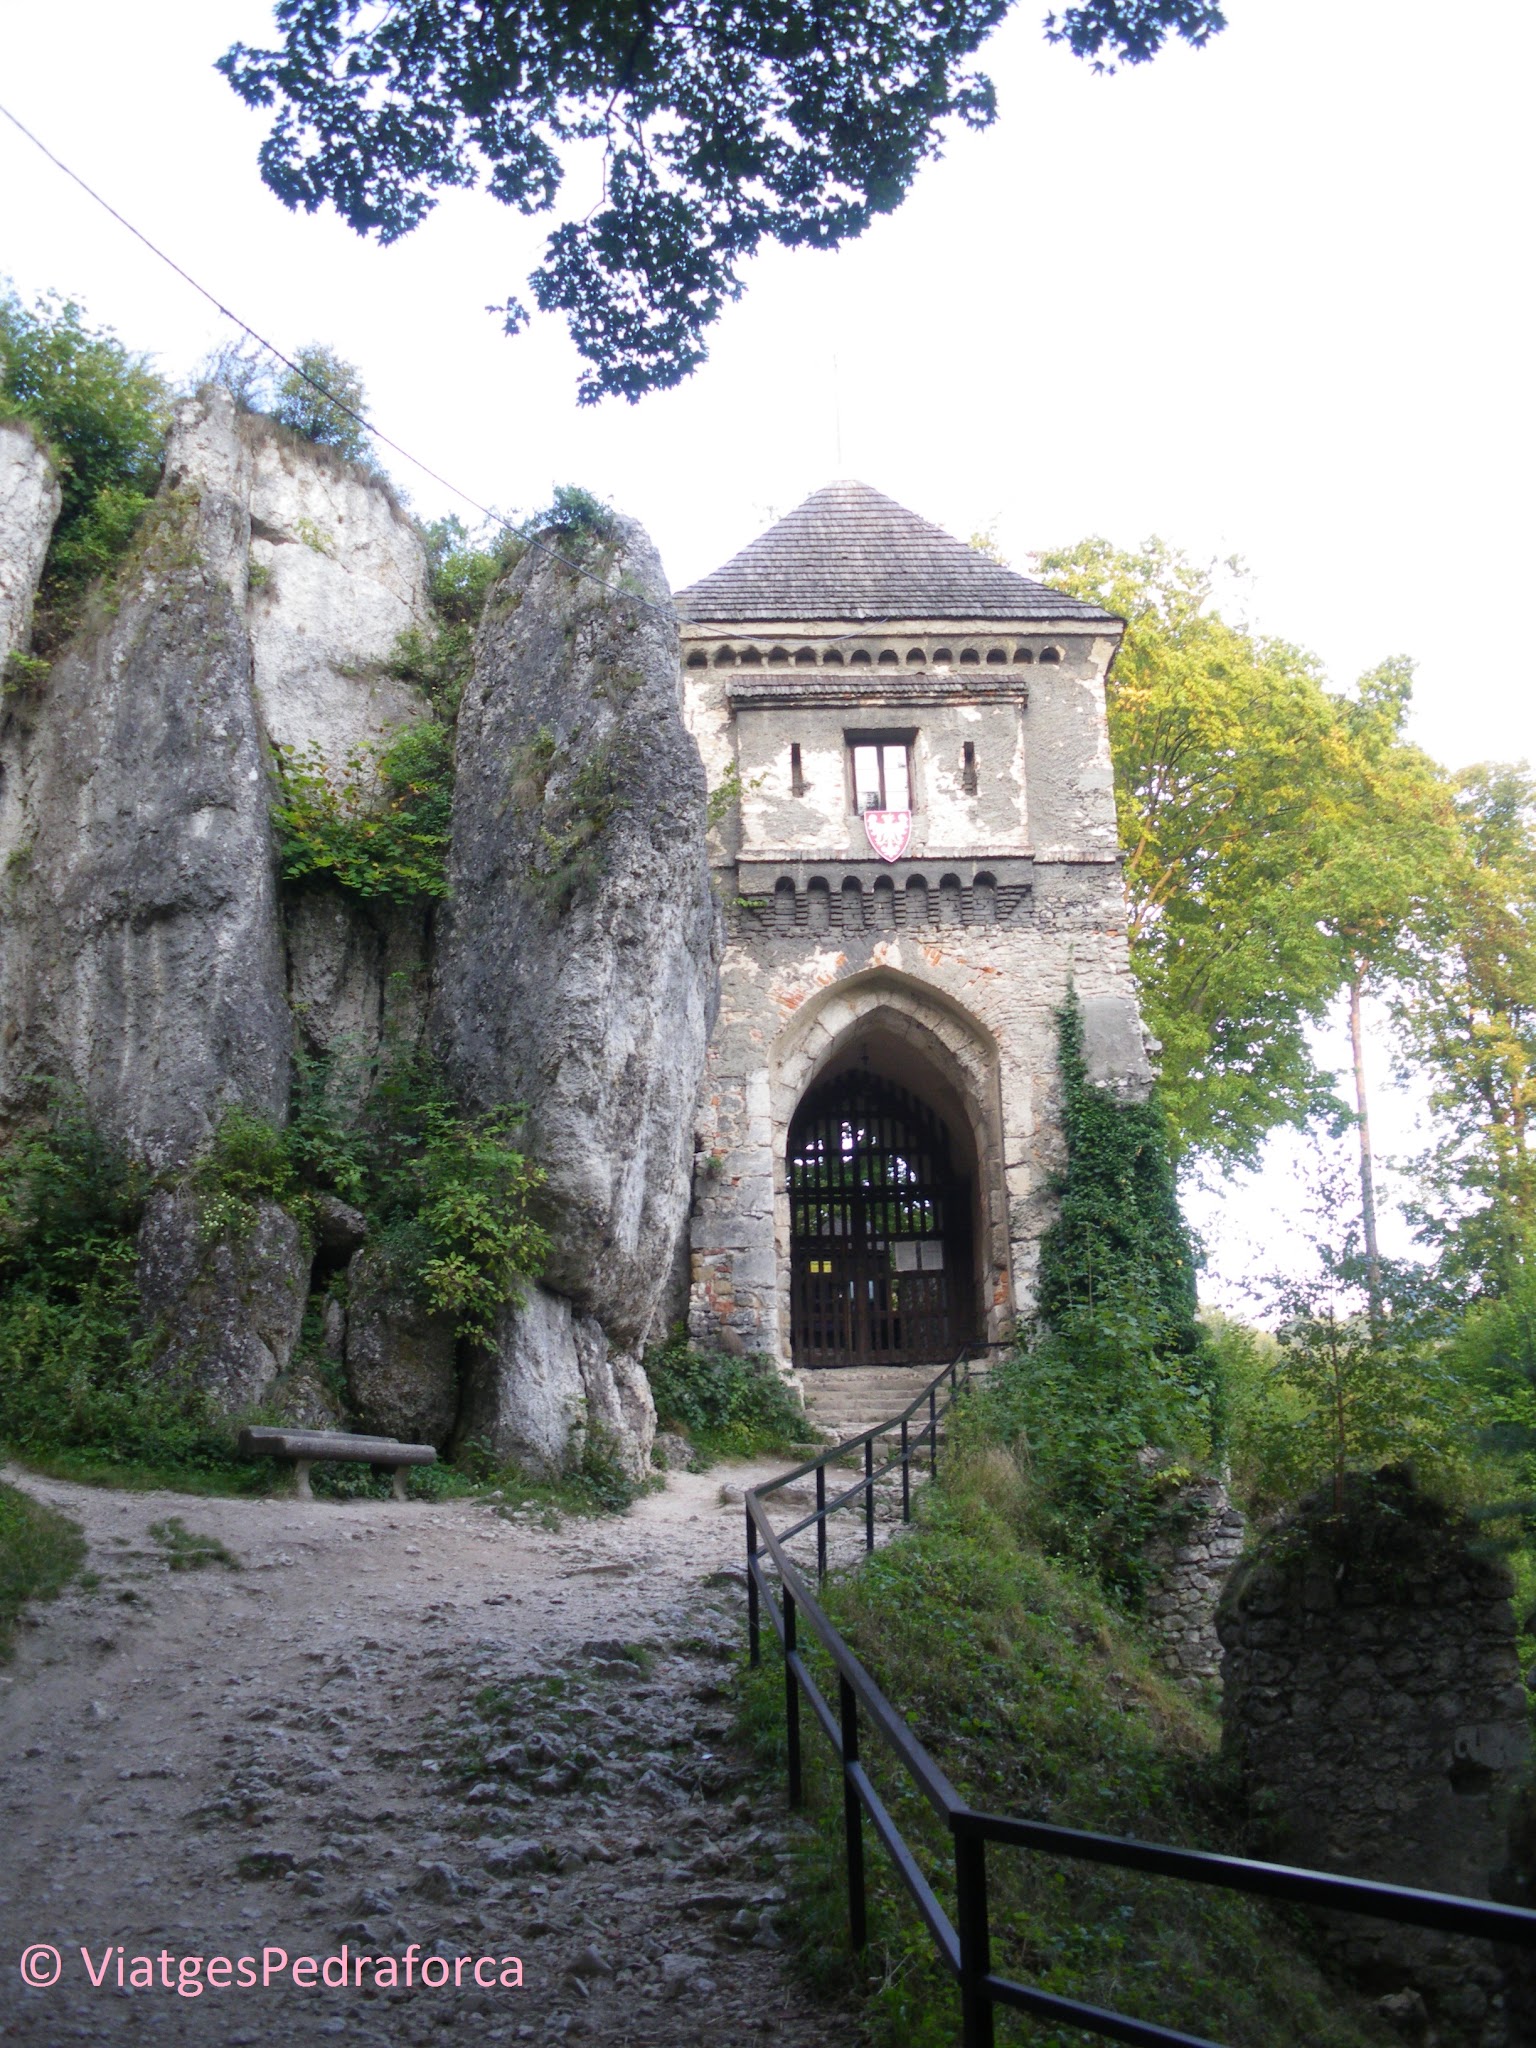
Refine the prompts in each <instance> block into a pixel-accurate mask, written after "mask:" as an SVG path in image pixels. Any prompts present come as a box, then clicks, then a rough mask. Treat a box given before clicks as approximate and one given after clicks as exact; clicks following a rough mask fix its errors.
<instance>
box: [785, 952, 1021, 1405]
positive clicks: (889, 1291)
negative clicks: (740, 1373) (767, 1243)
mask: <svg viewBox="0 0 1536 2048" xmlns="http://www.w3.org/2000/svg"><path fill="white" fill-rule="evenodd" d="M774 1066H775V1082H776V1085H775V1087H774V1090H773V1093H774V1097H775V1108H776V1110H777V1112H778V1115H777V1118H776V1120H777V1121H778V1125H779V1130H780V1132H781V1133H782V1136H781V1138H780V1146H781V1148H782V1149H781V1151H780V1155H779V1156H780V1160H781V1170H782V1174H783V1178H782V1181H781V1184H780V1187H781V1192H780V1197H779V1216H780V1219H781V1220H780V1224H779V1244H780V1247H781V1250H780V1258H781V1259H782V1260H783V1265H782V1266H781V1269H780V1270H781V1274H782V1275H783V1280H782V1283H781V1284H782V1285H783V1288H784V1295H783V1297H781V1298H782V1299H783V1302H784V1309H783V1313H784V1323H783V1324H782V1325H781V1328H783V1329H785V1331H786V1334H787V1335H788V1338H789V1344H788V1350H789V1353H790V1356H791V1358H792V1360H793V1362H794V1364H795V1365H796V1366H797V1367H799V1368H801V1369H805V1368H809V1369H812V1370H818V1369H824V1368H827V1367H834V1366H845V1365H846V1366H853V1365H891V1366H899V1365H925V1364H930V1363H932V1364H942V1363H944V1362H945V1361H946V1360H947V1359H950V1358H953V1357H954V1356H955V1354H956V1352H957V1351H959V1350H960V1349H962V1348H963V1347H964V1346H965V1345H966V1344H969V1343H971V1342H974V1341H976V1340H978V1339H981V1338H992V1337H996V1336H998V1335H999V1334H1001V1318H1002V1317H1003V1316H1005V1314H1006V1306H1005V1305H1006V1302H1007V1299H1008V1241H1007V1231H1006V1220H1005V1219H1006V1204H1005V1202H1004V1201H1002V1200H1001V1199H1000V1197H1001V1194H1002V1153H1001V1143H1000V1140H1001V1125H1000V1117H999V1110H1000V1103H999V1100H998V1072H997V1063H996V1048H995V1044H994V1042H993V1041H992V1040H991V1036H990V1034H989V1033H987V1032H986V1031H985V1030H984V1028H983V1027H982V1026H980V1025H979V1023H978V1022H977V1020H975V1019H974V1018H973V1017H970V1016H969V1015H968V1014H967V1013H965V1012H963V1011H961V1010H960V1009H959V1008H958V1006H956V1005H955V1004H954V1003H953V1002H952V1001H951V1000H949V999H947V998H945V997H942V996H940V995H939V993H938V991H936V990H933V989H931V988H928V987H925V986H924V985H923V984H922V983H921V982H919V981H917V980H915V979H913V978H911V977H909V976H907V975H904V974H898V973H894V972H892V971H890V970H888V969H887V970H877V971H875V972H874V973H871V974H867V975H864V976H859V977H855V978H853V979H851V980H849V981H844V982H841V983H839V984H837V985H836V986H835V988H833V989H828V990H827V991H825V992H824V994H823V995H822V996H821V998H820V999H819V1000H815V1001H813V1002H812V1003H810V1004H807V1005H806V1010H805V1012H803V1013H802V1014H801V1016H800V1017H799V1018H798V1019H797V1020H796V1023H795V1025H794V1026H792V1027H791V1028H790V1030H789V1031H788V1032H787V1033H786V1034H785V1037H784V1039H782V1040H781V1041H780V1045H779V1047H778V1048H777V1058H776V1060H775V1062H774ZM994 1325H996V1326H997V1327H994Z"/></svg>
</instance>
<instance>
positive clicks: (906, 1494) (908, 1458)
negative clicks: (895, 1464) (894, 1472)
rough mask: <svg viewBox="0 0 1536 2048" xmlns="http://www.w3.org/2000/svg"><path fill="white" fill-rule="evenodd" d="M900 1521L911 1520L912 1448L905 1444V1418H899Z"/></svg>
mask: <svg viewBox="0 0 1536 2048" xmlns="http://www.w3.org/2000/svg"><path fill="white" fill-rule="evenodd" d="M901 1519H902V1520H903V1521H904V1522H910V1521H911V1519H912V1447H911V1445H910V1444H909V1443H908V1442H907V1418H906V1416H905V1415H903V1417H902V1418H901Z"/></svg>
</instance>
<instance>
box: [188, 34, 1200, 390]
mask: <svg viewBox="0 0 1536 2048" xmlns="http://www.w3.org/2000/svg"><path fill="white" fill-rule="evenodd" d="M1009 4H1010V0H873V4H871V0H788V4H768V0H744V4H743V5H741V6H737V7H733V8H724V9H722V8H716V7H711V6H707V5H703V4H700V0H672V4H668V5H661V6H656V5H650V4H646V5H637V4H635V0H572V4H570V5H567V6H563V7H559V8H550V7H547V6H543V5H540V4H538V0H490V4H487V5H484V6H477V7H445V6H443V5H441V4H440V0H400V4H398V5H395V6H391V7H384V8H381V7H378V6H376V5H374V4H371V0H278V4H277V7H276V17H277V26H278V29H279V32H280V34H281V37H282V41H281V43H280V45H279V46H278V47H277V48H275V49H254V48H251V47H249V46H248V45H245V44H237V45H236V46H235V47H234V48H233V49H231V50H229V51H228V52H227V53H226V54H225V56H224V57H223V58H221V59H220V62H219V69H220V70H221V71H222V72H223V73H224V75H225V77H226V78H227V79H228V80H229V82H230V84H231V85H232V86H233V87H234V89H235V91H236V92H237V93H238V94H239V95H240V97H241V98H242V99H243V100H245V101H246V102H247V103H248V104H249V105H251V106H257V107H276V109H277V113H276V118H275V120H274V122H273V126H272V130H271V133H270V134H269V135H268V137H267V140H266V142H265V143H264V144H263V145H262V150H261V172H262V176H263V178H264V179H265V180H266V182H267V184H268V185H269V186H270V187H271V188H272V190H273V191H274V192H275V193H276V194H277V196H278V197H279V198H280V199H281V200H282V201H283V202H284V204H285V205H287V206H291V207H302V208H303V209H304V210H305V211H306V212H309V213H313V212H315V211H316V210H317V209H318V208H319V207H321V206H322V205H324V204H325V203H326V202H327V201H329V202H330V203H331V204H333V205H334V206H335V207H336V208H337V210H338V212H339V213H340V214H341V215H342V218H343V219H344V220H346V221H347V222H348V223H349V224H350V225H351V226H352V227H353V228H355V229H356V230H357V231H358V233H359V234H376V235H377V236H378V237H379V238H380V240H381V241H384V242H392V241H395V240H397V239H398V238H399V237H400V236H401V235H404V234H406V233H408V232H409V230H410V229H411V228H413V227H415V226H416V225H417V223H418V222H419V221H421V220H422V219H423V218H424V216H425V215H426V214H427V213H428V212H429V211H430V210H431V208H432V207H433V206H434V205H435V203H436V196H437V194H438V193H439V192H441V191H443V190H444V189H448V188H452V187H455V186H469V185H476V184H479V183H480V182H481V181H482V179H483V181H484V182H485V185H486V187H487V189H488V190H489V191H490V192H491V193H492V195H493V196H494V197H495V198H497V199H499V200H500V201H501V202H502V203H503V204H504V205H507V206H511V207H515V208H516V210H517V211H518V212H519V213H523V214H528V215H533V214H540V213H551V212H553V211H554V210H555V208H556V206H557V203H558V201H559V197H560V192H561V186H562V183H563V181H564V176H565V158H566V157H567V156H568V155H569V154H570V153H571V152H572V151H573V150H576V149H579V148H580V147H581V145H584V144H593V143H595V144H597V145H599V146H600V150H601V164H602V172H601V177H602V184H601V194H600V196H599V197H598V198H597V200H596V203H595V204H592V205H591V206H586V205H582V204H580V203H578V204H576V205H575V206H574V207H572V209H571V211H570V214H569V216H568V217H567V218H565V219H563V220H561V222H560V223H559V225H558V226H557V227H556V228H555V229H554V231H553V233H552V234H551V235H550V237H549V240H548V242H547V244H546V248H545V256H544V261H543V262H542V263H541V264H540V266H539V268H538V269H537V270H536V271H535V272H534V273H533V276H532V278H531V280H530V283H531V286H532V290H533V296H534V299H535V302H536V303H537V304H538V305H539V306H540V307H541V308H542V309H543V310H544V311H546V312H559V313H563V314H564V315H565V317H566V319H567V321H568V322H569V324H570V329H571V333H572V336H573V338H574V340H575V342H576V346H577V349H578V350H579V352H580V354H581V355H582V357H583V358H584V359H585V361H586V363H587V364H588V365H589V368H588V370H587V371H586V373H585V375H584V377H583V379H582V382H581V387H580V395H581V397H582V399H583V401H584V402H586V403H592V402H594V401H595V400H597V399H598V398H600V397H602V396H604V395H605V394H607V393H611V392H618V393H622V394H623V396H625V397H626V398H628V399H631V400H634V399H637V398H639V397H640V396H641V395H642V394H643V393H645V392H647V391H653V390H657V389H661V388H664V387H666V386H668V385H673V384H676V383H679V382H680V381H681V380H682V379H683V378H684V377H686V376H687V375H688V374H689V372H690V371H692V370H694V369H696V368H697V367H698V365H699V364H700V363H701V362H702V361H703V360H704V356H705V353H706V351H705V345H704V339H703V337H704V334H705V332H706V330H707V329H708V328H709V327H710V325H711V324H712V323H713V322H714V321H715V320H716V319H718V317H719V315H720V313H721V310H722V309H723V307H724V306H725V305H726V304H727V302H728V301H730V300H732V299H735V298H738V297H739V296H740V294H741V290H742V284H741V275H740V273H741V266H742V265H743V263H744V262H745V261H746V260H747V259H748V258H750V257H751V256H752V255H753V254H754V253H755V251H756V250H757V249H758V248H759V247H760V246H761V245H762V243H763V242H765V241H769V242H779V243H781V244H783V245H784V246H785V247H788V248H804V247H809V248H820V249H832V248H836V247H837V246H838V245H839V244H840V243H842V242H845V241H848V240H849V239H850V238H852V237H854V236H857V235H859V234H862V233H863V231H864V229H865V228H866V227H868V225H869V223H870V221H871V220H872V219H873V218H874V217H875V216H876V215H877V214H881V213H890V212H892V211H894V209H895V208H896V207H897V206H898V205H900V203H901V201H902V199H903V198H904V197H905V196H906V193H907V191H908V189H909V188H910V186H911V184H912V181H913V179H914V178H915V177H916V175H917V172H918V170H919V168H920V167H921V165H922V164H924V163H925V162H927V161H929V160H930V159H932V158H934V157H936V156H937V155H939V154H940V151H941V147H942V140H943V132H944V129H945V126H946V124H948V123H951V122H954V121H958V122H960V123H961V124H962V125H963V126H966V127H970V128H984V127H986V126H987V125H988V123H989V122H991V121H992V119H993V118H994V115H995V113H996V96H995V94H994V91H993V88H992V84H991V82H990V80H989V79H987V78H986V77H984V76H983V75H982V74H981V73H980V72H977V71H975V70H973V69H972V68H971V62H970V60H971V59H972V58H973V57H974V55H975V54H976V51H977V50H978V49H979V48H980V46H981V44H982V42H983V41H984V40H985V39H986V37H987V35H988V34H989V33H990V32H991V31H992V30H993V29H994V28H995V27H996V26H997V24H998V23H999V22H1000V21H1001V20H1002V18H1003V16H1004V15H1005V14H1006V13H1007V12H1008V7H1009ZM1223 25H1224V23H1223V17H1222V14H1221V11H1220V9H1219V8H1218V7H1217V6H1216V5H1214V4H1212V0H1081V4H1078V5H1074V6H1070V7H1067V8H1065V9H1063V10H1062V12H1061V14H1060V15H1059V16H1057V15H1052V16H1051V17H1050V18H1049V20H1048V23H1047V33H1048V34H1049V35H1050V36H1051V37H1052V38H1053V39H1055V40H1057V41H1060V42H1064V43H1065V44H1066V45H1067V46H1068V48H1070V49H1071V50H1073V51H1074V52H1075V53H1076V54H1078V55H1079V56H1083V57H1086V58H1088V59H1090V60H1091V61H1092V62H1093V63H1094V64H1095V65H1096V67H1097V68H1099V69H1101V70H1102V69H1107V68H1113V66H1114V64H1115V62H1116V61H1120V62H1124V63H1131V64H1135V63H1141V62H1144V61H1145V60H1146V59H1148V58H1150V57H1152V56H1154V55H1155V54H1156V53H1157V51H1158V50H1159V49H1160V48H1161V47H1162V45H1163V43H1164V42H1165V40H1166V39H1167V38H1168V37H1169V36H1170V35H1174V36H1181V37H1183V38H1184V39H1185V40H1186V41H1188V42H1191V43H1193V44H1196V45H1198V44H1201V43H1204V42H1205V41H1206V40H1208V38H1209V37H1210V36H1211V35H1213V34H1214V33H1215V32H1216V31H1217V30H1219V29H1220V28H1221V27H1222V26H1223ZM492 310H500V311H502V312H503V315H504V320H505V325H506V329H507V331H508V333H516V332H517V331H518V329H519V328H521V327H522V326H523V325H524V324H525V323H526V320H527V317H528V315H527V312H526V309H525V308H524V307H523V306H522V304H521V303H520V302H519V301H518V300H517V299H516V298H509V299H508V300H507V301H506V304H505V306H504V308H500V309H492Z"/></svg>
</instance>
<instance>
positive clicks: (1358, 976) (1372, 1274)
mask: <svg viewBox="0 0 1536 2048" xmlns="http://www.w3.org/2000/svg"><path fill="white" fill-rule="evenodd" d="M1364 985H1365V974H1364V970H1363V969H1362V967H1361V966H1360V963H1359V962H1358V961H1357V962H1356V963H1355V970H1354V972H1353V974H1351V976H1350V978H1349V1044H1350V1050H1351V1051H1352V1052H1353V1054H1354V1059H1355V1126H1356V1128H1357V1130H1358V1131H1359V1133H1360V1218H1361V1223H1362V1225H1363V1234H1364V1237H1365V1285H1366V1292H1367V1294H1368V1296H1369V1298H1370V1308H1371V1321H1372V1323H1377V1322H1379V1321H1380V1320H1381V1248H1380V1246H1379V1245H1378V1244H1377V1241H1376V1166H1375V1161H1374V1159H1373V1158H1372V1155H1371V1105H1370V1098H1369V1097H1368V1096H1367V1094H1366V1092H1365V1041H1364V1035H1363V1033H1362V1031H1361V1026H1360V997H1361V993H1362V991H1363V989H1364Z"/></svg>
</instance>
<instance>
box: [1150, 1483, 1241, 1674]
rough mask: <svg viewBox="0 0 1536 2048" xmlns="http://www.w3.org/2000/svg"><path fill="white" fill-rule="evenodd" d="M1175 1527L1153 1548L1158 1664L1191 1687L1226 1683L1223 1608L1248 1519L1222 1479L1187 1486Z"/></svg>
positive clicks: (1173, 1518)
mask: <svg viewBox="0 0 1536 2048" xmlns="http://www.w3.org/2000/svg"><path fill="white" fill-rule="evenodd" d="M1170 1507H1171V1512H1170V1524H1171V1526H1170V1527H1169V1528H1168V1529H1167V1530H1166V1531H1164V1532H1163V1533H1161V1534H1159V1535H1157V1536H1154V1537H1153V1539H1152V1541H1151V1542H1150V1543H1149V1544H1148V1545H1147V1551H1146V1562H1147V1581H1148V1592H1147V1622H1148V1625H1149V1627H1150V1628H1151V1630H1152V1632H1153V1634H1154V1635H1155V1636H1156V1637H1157V1638H1158V1640H1159V1645H1160V1647H1159V1649H1158V1652H1157V1659H1158V1662H1159V1663H1160V1664H1161V1665H1162V1666H1163V1668H1164V1670H1166V1671H1171V1672H1172V1673H1173V1675H1174V1676H1175V1677H1176V1678H1177V1679H1178V1681H1179V1683H1180V1684H1181V1685H1182V1686H1183V1687H1184V1689H1185V1690H1186V1691H1187V1692H1202V1691H1204V1690H1205V1688H1206V1687H1207V1686H1211V1685H1218V1684H1220V1682H1221V1638H1220V1636H1219V1635H1218V1634H1217V1632H1216V1609H1217V1606H1218V1604H1219V1603H1220V1600H1221V1596H1222V1593H1223V1591H1224V1589H1225V1587H1226V1583H1227V1580H1228V1579H1229V1578H1230V1577H1231V1575H1232V1572H1233V1570H1234V1569H1235V1568H1236V1566H1237V1563H1238V1561H1239V1559H1240V1558H1241V1557H1242V1554H1243V1532H1244V1529H1245V1527H1246V1524H1245V1523H1244V1521H1243V1517H1242V1515H1241V1514H1240V1513H1239V1512H1238V1510H1237V1509H1236V1508H1235V1507H1233V1505H1232V1501H1231V1498H1230V1496H1229V1495H1228V1493H1227V1489H1226V1488H1225V1486H1223V1485H1222V1483H1221V1482H1220V1480H1218V1479H1207V1480H1201V1481H1197V1482H1196V1483H1194V1484H1193V1485H1190V1486H1186V1487H1185V1488H1183V1489H1182V1491H1181V1492H1180V1493H1179V1494H1178V1495H1176V1496H1175V1498H1174V1500H1173V1502H1172V1503H1171V1504H1170Z"/></svg>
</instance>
